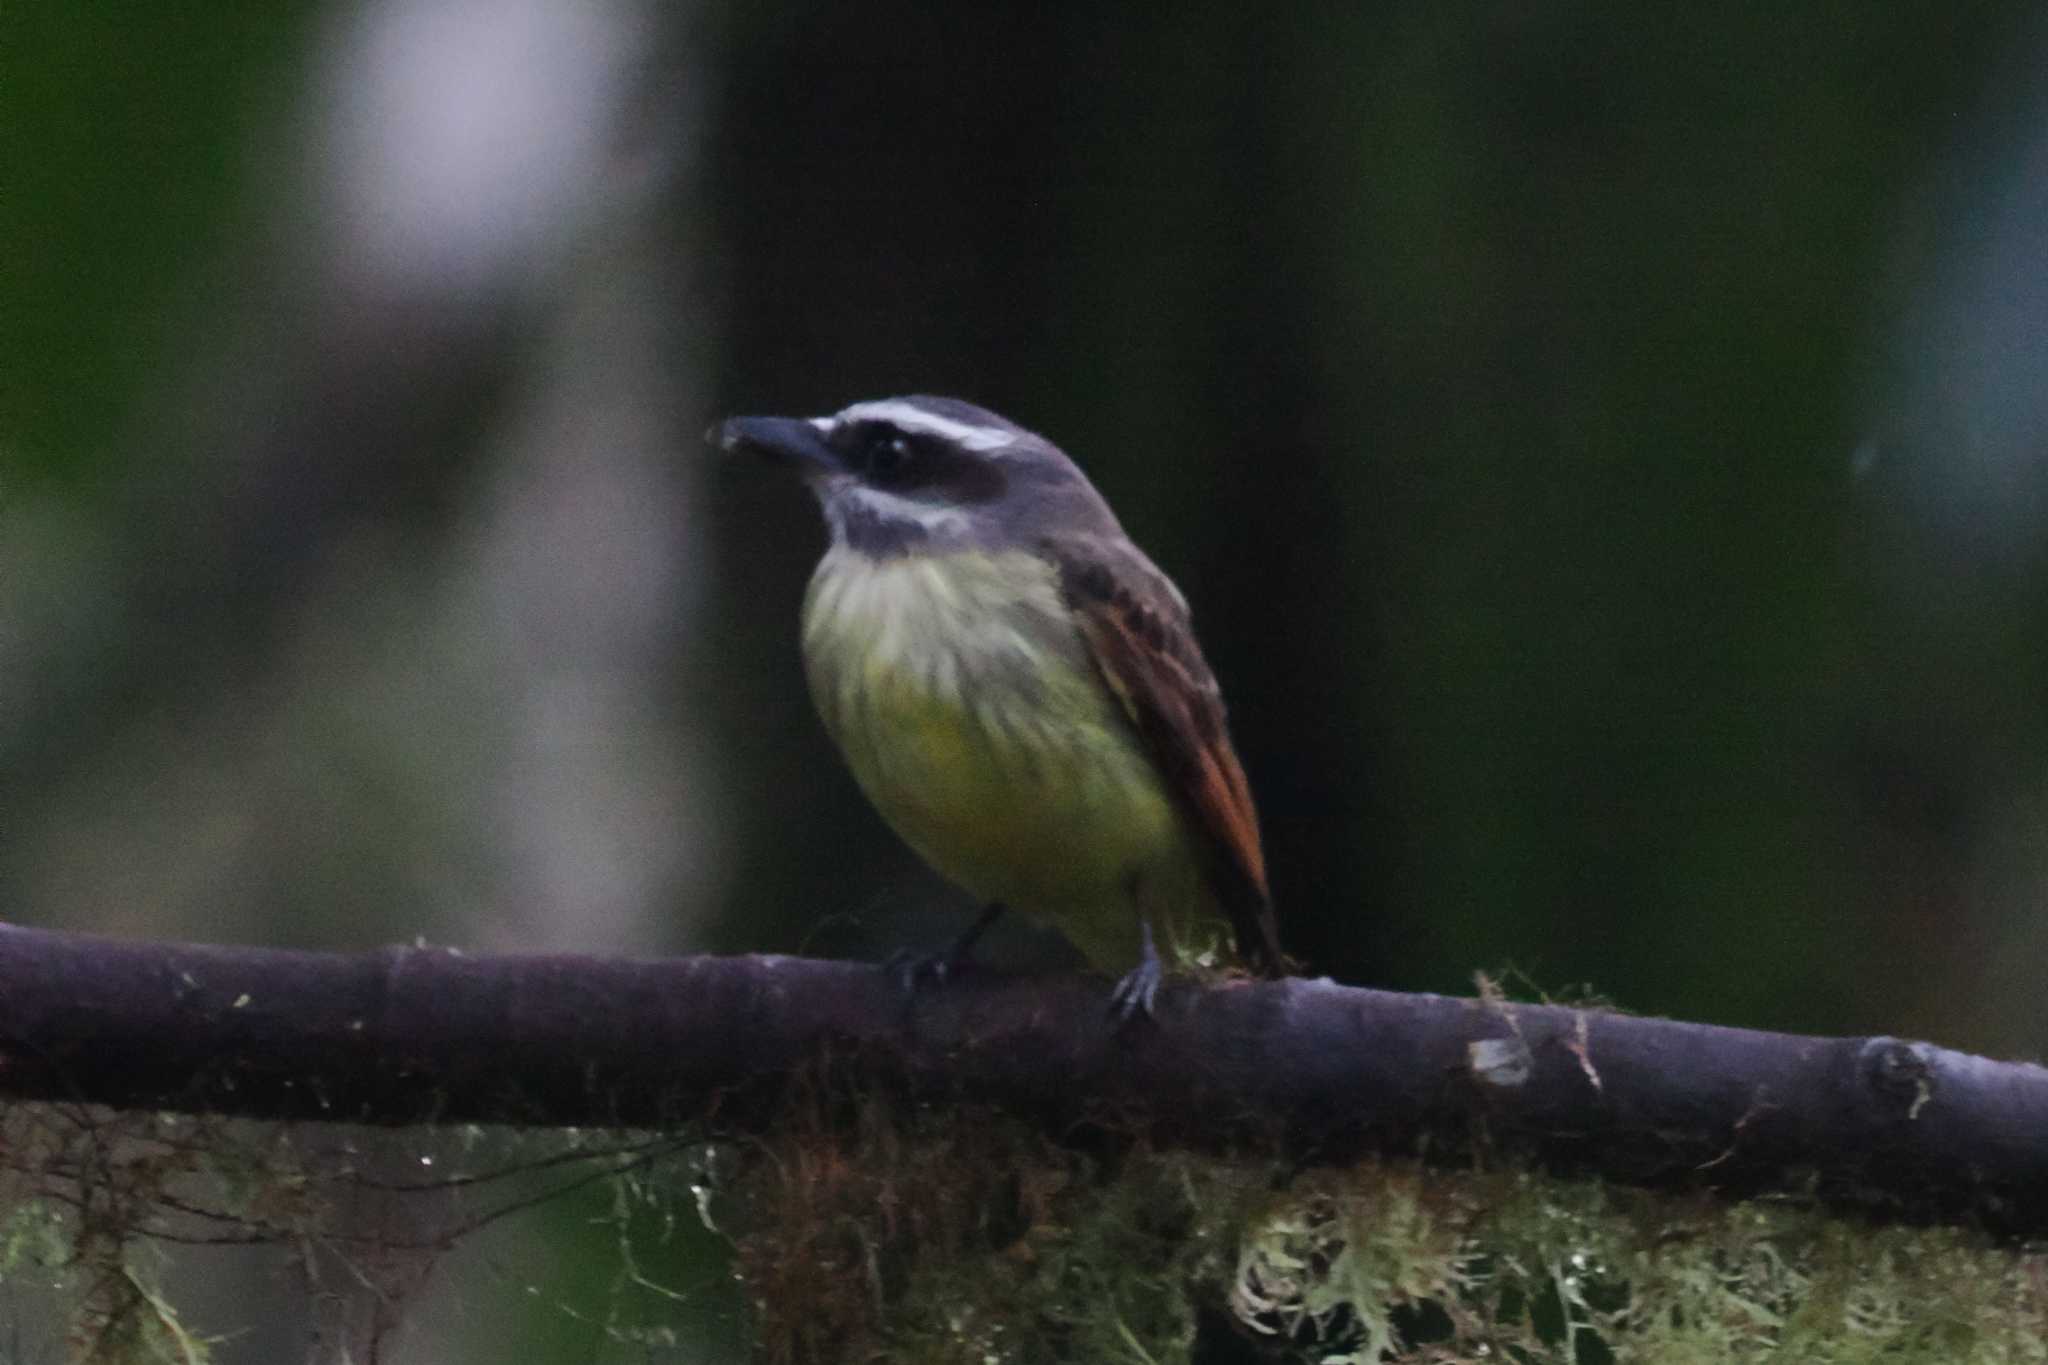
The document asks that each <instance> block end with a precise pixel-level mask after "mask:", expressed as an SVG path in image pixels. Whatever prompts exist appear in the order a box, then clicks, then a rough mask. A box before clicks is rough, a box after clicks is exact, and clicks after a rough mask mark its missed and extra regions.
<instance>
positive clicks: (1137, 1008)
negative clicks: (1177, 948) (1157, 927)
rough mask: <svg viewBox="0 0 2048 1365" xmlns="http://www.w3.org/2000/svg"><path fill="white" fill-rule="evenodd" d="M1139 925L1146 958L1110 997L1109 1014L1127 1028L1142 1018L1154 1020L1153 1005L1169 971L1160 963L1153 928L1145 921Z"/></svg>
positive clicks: (1128, 973) (1129, 972) (1140, 960)
mask: <svg viewBox="0 0 2048 1365" xmlns="http://www.w3.org/2000/svg"><path fill="white" fill-rule="evenodd" d="M1138 923H1139V928H1140V929H1141V930H1142V931H1143V935H1144V938H1143V943H1144V947H1143V956H1141V957H1140V958H1139V959H1138V965H1137V966H1135V967H1133V968H1131V970H1130V971H1128V972H1126V973H1124V975H1123V977H1122V979H1121V980H1119V981H1118V982H1117V983H1116V987H1115V989H1113V990H1112V991H1110V993H1109V1012H1110V1013H1111V1014H1113V1015H1115V1016H1116V1018H1117V1022H1118V1023H1120V1024H1128V1023H1129V1022H1131V1020H1132V1019H1135V1018H1136V1017H1137V1016H1139V1015H1141V1014H1142V1015H1144V1016H1145V1017H1146V1018H1147V1019H1150V1018H1152V1017H1153V1016H1152V1002H1153V1000H1155V999H1156V998H1157V997H1158V995H1159V983H1160V982H1161V981H1163V980H1165V979H1166V968H1164V967H1163V966H1161V965H1160V963H1159V950H1158V949H1157V948H1155V947H1153V946H1152V926H1151V925H1150V924H1149V923H1147V922H1145V921H1143V920H1140V921H1139V922H1138Z"/></svg>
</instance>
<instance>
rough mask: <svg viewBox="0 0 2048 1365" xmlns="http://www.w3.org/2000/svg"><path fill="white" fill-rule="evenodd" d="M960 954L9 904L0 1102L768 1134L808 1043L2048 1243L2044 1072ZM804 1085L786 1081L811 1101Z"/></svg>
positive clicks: (986, 1083) (999, 1091)
mask: <svg viewBox="0 0 2048 1365" xmlns="http://www.w3.org/2000/svg"><path fill="white" fill-rule="evenodd" d="M1105 999H1106V995H1105V990H1104V986H1103V984H1102V983H1101V982H1099V981H1096V980H1092V979H1088V978H1079V977H1036V978H1004V977H994V976H984V975H980V974H969V975H967V976H964V977H959V978H956V979H955V980H953V981H951V982H949V983H947V984H946V985H945V986H944V987H943V988H941V989H936V990H930V991H927V992H925V993H923V994H920V995H919V996H917V997H916V998H915V999H914V1000H909V1001H906V1000H905V999H904V998H903V997H902V996H901V995H900V994H899V993H898V991H897V989H896V987H895V985H894V984H893V982H892V981H891V980H890V979H889V978H888V977H887V976H886V975H885V974H884V973H881V972H878V971H876V970H875V969H874V968H872V967H867V966H863V965H859V964H850V963H843V962H824V961H815V960H810V959H802V958H787V957H689V958H675V959H668V960H653V961H648V960H626V959H617V958H595V957H579V956H567V955H562V956H499V955H472V954H466V953H461V952H457V951H454V950H451V949H442V948H389V949H383V950H379V951H375V952H368V953H357V954H342V953H313V952H293V951H284V950H278V949H267V948H240V947H216V946H203V945H192V944H166V943H150V942H137V941H124V940H116V939H107V938H97V937H90V936H85V935H76V934H63V933H54V932H49V931H44V930H35V929H25V928H18V927H11V926H0V1094H5V1095H10V1096H14V1097H19V1098H27V1099H43V1100H57V1101H79V1102H90V1103H96V1104H103V1105H109V1106H113V1107H117V1108H148V1109H169V1110H183V1111H189V1112H211V1113H229V1114H240V1115H247V1116H252V1117H264V1118H280V1119H281V1118H298V1119H331V1120H348V1121H357V1122H370V1123H386V1124H400V1123H414V1122H423V1121H444V1122H446V1121H474V1122H499V1123H514V1124H539V1125H568V1126H592V1125H620V1126H647V1125H661V1124H671V1123H685V1122H688V1123H695V1124H699V1125H708V1126H709V1127H710V1128H711V1129H713V1130H718V1131H731V1132H740V1131H746V1130H749V1129H752V1130H766V1129H772V1128H773V1127H774V1126H775V1125H776V1123H777V1122H778V1121H779V1119H780V1117H781V1116H783V1115H785V1114H786V1113H787V1112H788V1110H789V1106H790V1103H791V1101H792V1099H793V1098H801V1099H803V1100H804V1102H806V1103H813V1102H815V1100H816V1098H817V1095H818V1093H819V1084H820V1076H821V1074H823V1073H822V1072H821V1069H820V1068H821V1067H829V1068H830V1069H831V1074H833V1075H835V1076H843V1077H851V1078H853V1080H854V1083H855V1086H856V1088H859V1087H862V1086H866V1087H871V1088H887V1089H899V1090H902V1091H905V1092H907V1093H909V1094H911V1095H914V1096H916V1097H918V1098H921V1099H929V1100H934V1101H943V1100H948V1099H970V1100H973V1101H976V1102H979V1103H985V1104H994V1105H998V1106H1000V1107H1002V1108H1005V1109H1008V1110H1010V1111H1011V1112H1014V1113H1017V1114H1019V1115H1022V1116H1025V1117H1028V1118H1030V1119H1032V1120H1033V1121H1036V1122H1039V1123H1041V1124H1042V1125H1044V1126H1045V1128H1046V1130H1047V1131H1048V1132H1050V1133H1052V1134H1054V1135H1056V1136H1059V1137H1061V1138H1063V1139H1072V1138H1077V1137H1079V1138H1085V1136H1086V1135H1087V1134H1090V1133H1095V1134H1101V1133H1105V1132H1107V1133H1128V1134H1132V1135H1136V1136H1142V1137H1144V1138H1146V1139H1147V1140H1149V1141H1151V1142H1154V1143H1159V1144H1168V1145H1183V1146H1190V1147H1197V1148H1202V1149H1205V1150H1209V1151H1216V1150H1219V1149H1223V1148H1227V1147H1230V1146H1232V1145H1234V1144H1239V1143H1249V1144H1256V1145H1259V1146H1261V1148H1262V1149H1263V1150H1267V1151H1271V1150H1274V1149H1275V1147H1276V1146H1277V1148H1278V1150H1280V1151H1281V1152H1283V1153H1285V1154H1286V1155H1287V1156H1288V1158H1289V1159H1291V1160H1293V1161H1295V1162H1298V1163H1301V1164H1305V1165H1321V1164H1337V1163H1342V1162H1347V1161H1350V1160H1354V1159H1356V1158H1357V1157H1359V1156H1361V1155H1365V1154H1368V1153H1372V1152H1381V1153H1394V1154H1421V1155H1424V1156H1426V1157H1429V1158H1431V1159H1435V1160H1443V1161H1449V1162H1461V1161H1475V1160H1477V1161H1497V1160H1499V1159H1500V1158H1502V1157H1504V1156H1507V1155H1515V1156H1526V1157H1529V1158H1533V1159H1534V1160H1536V1161H1538V1162H1540V1163H1541V1164H1543V1165H1545V1166H1547V1167H1550V1168H1552V1169H1556V1170H1563V1171H1571V1172H1592V1173H1598V1174H1600V1175H1603V1176H1605V1177H1607V1178H1609V1179H1612V1180H1616V1181H1620V1182H1624V1183H1628V1184H1633V1185H1640V1186H1646V1187H1652V1188H1659V1189H1680V1190H1700V1191H1707V1192H1711V1193H1714V1194H1718V1195H1722V1196H1727V1197H1746V1196H1752V1195H1757V1194H1763V1193H1774V1192H1775V1193H1791V1194H1797V1195H1799V1196H1802V1197H1808V1198H1816V1199H1818V1200H1820V1201H1821V1202H1822V1203H1824V1204H1827V1205H1830V1206H1833V1207H1837V1208H1844V1207H1846V1208H1852V1209H1855V1210H1859V1211H1863V1212H1866V1213H1869V1214H1871V1215H1874V1216H1878V1217H1883V1218H1898V1219H1902V1220H1912V1221H1927V1220H1939V1221H1956V1222H1968V1223H1975V1224H1978V1225H1981V1226H1984V1227H1986V1228H1988V1229H1990V1230H1992V1231H1994V1232H1996V1233H2000V1234H2004V1235H2011V1236H2027V1237H2033V1236H2040V1235H2043V1234H2048V1070H2044V1069H2043V1068H2040V1067H2036V1066H2032V1065H2027V1064H2023V1063H2012V1062H1995V1061H1990V1060H1986V1059H1984V1058H1980V1057H1972V1056H1967V1055H1964V1054H1961V1053H1956V1052H1950V1051H1947V1050H1945V1049H1941V1048H1937V1047H1933V1046H1930V1045H1927V1044H1924V1043H1910V1042H1901V1041H1899V1040H1896V1039H1890V1038H1810V1037H1798V1036H1793V1035H1788V1034H1776V1033H1760V1032H1753V1031H1748V1030H1742V1029H1731V1028H1720V1027H1715V1026H1712V1025H1707V1024H1692V1023H1681V1022H1675V1021H1671V1020H1663V1019H1646V1018H1637V1017H1633V1016H1629V1015H1624V1014H1617V1013H1612V1012H1608V1011H1600V1010H1586V1009H1573V1008H1566V1007H1562V1006H1553V1005H1526V1004H1515V1003H1510V1002H1506V1001H1502V1000H1494V999H1477V1000H1466V999H1453V998H1449V997H1444V996H1434V995H1399V994H1393V993H1389V992H1384V991H1371V990H1361V989H1356V988H1351V987H1344V986H1338V985H1335V984H1333V983H1331V982H1329V981H1327V980H1301V979H1297V980H1288V981H1279V982H1250V981H1228V982H1223V983H1220V984H1216V985H1210V986H1200V985H1196V984H1193V983H1188V982H1175V983H1170V984H1169V986H1168V987H1167V989H1165V990H1164V991H1162V993H1161V995H1160V997H1159V1005H1158V1017H1157V1019H1156V1020H1153V1021H1140V1022H1138V1023H1137V1024H1135V1025H1133V1026H1129V1027H1125V1028H1122V1029H1118V1028H1117V1027H1115V1026H1114V1022H1113V1021H1112V1019H1111V1018H1110V1016H1109V1014H1108V1012H1107V1010H1106V1008H1105V1004H1104V1001H1105ZM799 1088H800V1089H801V1094H799V1093H798V1090H799Z"/></svg>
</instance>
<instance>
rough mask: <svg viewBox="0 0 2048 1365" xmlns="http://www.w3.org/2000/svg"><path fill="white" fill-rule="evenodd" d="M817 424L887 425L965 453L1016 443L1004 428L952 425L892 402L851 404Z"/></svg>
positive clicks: (887, 400) (923, 411) (914, 406)
mask: <svg viewBox="0 0 2048 1365" xmlns="http://www.w3.org/2000/svg"><path fill="white" fill-rule="evenodd" d="M820 420H829V421H830V422H831V424H832V425H834V426H836V425H838V424H839V423H841V422H891V423H894V424H895V425H897V426H899V427H902V428H903V429H904V430H905V431H920V432H924V433H925V434H927V435H930V436H938V437H942V438H944V439H945V440H948V441H951V442H953V444H955V445H957V446H960V447H962V448H963V449H966V450H999V449H1001V448H1002V447H1003V446H1007V445H1015V444H1016V442H1017V433H1016V432H1014V431H1012V430H1010V429H1009V428H1008V427H977V426H973V425H970V424H969V423H966V422H956V421H954V420H953V419H952V418H950V417H941V416H939V415H938V414H937V413H935V412H926V411H925V410H924V409H923V408H920V407H917V406H916V405H914V404H911V403H905V402H903V401H901V400H900V399H895V398H885V399H882V400H880V401H878V402H873V403H855V404H854V405H853V406H852V407H850V408H847V409H846V410H845V411H843V412H841V413H839V414H838V415H836V416H834V417H832V418H830V419H820Z"/></svg>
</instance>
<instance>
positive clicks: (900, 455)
mask: <svg viewBox="0 0 2048 1365" xmlns="http://www.w3.org/2000/svg"><path fill="white" fill-rule="evenodd" d="M866 457H867V458H866V459H865V461H864V462H863V463H864V465H865V469H864V470H863V473H865V475H866V476H867V479H868V482H870V483H877V484H884V485H887V484H893V483H901V482H903V481H904V480H905V479H906V478H908V477H909V476H910V474H911V472H912V470H913V469H914V468H915V466H916V464H917V448H916V447H915V446H913V445H912V444H911V443H910V438H909V437H908V436H905V435H904V434H903V433H901V432H898V431H890V430H888V429H886V428H884V429H882V430H880V431H877V432H876V433H875V434H874V435H873V436H870V437H869V438H868V442H867V450H866Z"/></svg>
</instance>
